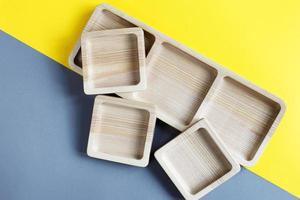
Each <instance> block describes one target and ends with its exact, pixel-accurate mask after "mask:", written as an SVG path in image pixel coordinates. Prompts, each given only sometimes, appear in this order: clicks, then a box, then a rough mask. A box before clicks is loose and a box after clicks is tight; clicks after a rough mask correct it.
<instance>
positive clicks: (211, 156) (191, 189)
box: [155, 119, 240, 199]
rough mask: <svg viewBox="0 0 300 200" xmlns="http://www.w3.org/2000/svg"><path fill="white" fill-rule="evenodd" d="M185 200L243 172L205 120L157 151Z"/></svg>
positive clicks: (198, 196) (195, 196)
mask: <svg viewBox="0 0 300 200" xmlns="http://www.w3.org/2000/svg"><path fill="white" fill-rule="evenodd" d="M155 157H156V159H157V160H158V162H159V164H160V165H161V166H162V168H163V169H164V170H165V171H166V173H167V174H168V176H169V177H170V178H171V180H172V181H173V182H174V184H175V185H176V187H177V188H178V190H179V191H180V192H181V194H182V195H183V196H184V198H185V199H199V198H201V197H203V196H204V195H206V194H207V193H209V192H210V191H211V190H213V189H215V188H216V187H218V186H219V185H221V184H222V183H224V182H225V181H227V180H228V179H230V178H231V177H232V176H234V175H235V174H236V173H238V172H239V171H240V165H239V164H237V163H236V161H234V159H233V158H232V157H231V155H230V154H229V152H228V151H227V149H226V147H225V146H224V145H223V143H222V142H221V140H220V139H219V138H218V136H217V135H216V134H215V132H214V131H213V130H212V129H211V128H210V127H209V125H208V124H207V123H206V122H205V121H204V120H203V119H202V120H200V121H199V122H197V123H196V124H194V125H193V126H192V127H190V128H189V129H187V130H186V131H185V132H183V133H182V134H180V135H179V136H177V137H176V138H175V139H173V140H172V141H171V142H169V143H167V144H166V145H165V146H163V147H162V148H160V149H159V150H158V151H156V152H155Z"/></svg>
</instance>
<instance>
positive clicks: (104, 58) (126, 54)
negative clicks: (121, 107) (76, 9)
mask: <svg viewBox="0 0 300 200" xmlns="http://www.w3.org/2000/svg"><path fill="white" fill-rule="evenodd" d="M81 46H82V62H83V68H82V71H83V83H84V91H85V93H86V94H106V93H116V92H131V91H137V90H144V89H146V69H145V47H144V34H143V31H142V29H140V28H124V29H114V30H104V31H94V32H87V33H84V34H82V38H81Z"/></svg>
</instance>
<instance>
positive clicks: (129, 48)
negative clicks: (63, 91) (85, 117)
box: [69, 4, 285, 199]
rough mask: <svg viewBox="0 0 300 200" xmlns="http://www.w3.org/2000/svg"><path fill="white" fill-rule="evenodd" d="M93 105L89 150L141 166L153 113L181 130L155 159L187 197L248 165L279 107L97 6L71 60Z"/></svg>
mask: <svg viewBox="0 0 300 200" xmlns="http://www.w3.org/2000/svg"><path fill="white" fill-rule="evenodd" d="M69 63H70V66H71V68H73V69H74V70H75V71H76V72H78V73H79V74H82V75H83V84H84V91H85V93H86V94H108V93H116V94H117V95H119V96H120V97H122V98H118V97H109V96H104V95H99V96H97V97H96V99H95V104H94V111H93V116H92V122H91V129H90V137H89V142H88V150H87V153H88V155H89V156H91V157H95V158H100V159H105V160H110V161H115V162H120V163H125V164H130V165H135V166H140V167H145V166H147V164H148V162H149V155H150V150H151V145H152V140H153V133H154V127H155V121H156V117H157V118H159V119H160V120H162V121H164V122H166V123H167V124H169V125H171V126H173V127H175V128H176V129H178V130H180V131H183V133H181V134H180V135H179V136H177V137H176V138H175V139H173V140H172V141H170V142H169V143H167V144H166V145H165V146H163V147H162V148H161V149H159V150H158V151H157V152H155V157H156V159H157V160H158V162H159V163H160V165H161V166H162V168H163V169H164V170H165V171H166V173H167V174H168V175H169V177H170V178H171V179H172V181H173V182H174V184H175V185H176V186H177V188H178V189H179V191H180V192H181V193H182V195H183V196H184V197H185V198H186V199H199V198H201V197H202V196H203V195H205V194H207V193H208V192H209V191H211V190H213V189H214V188H216V187H217V186H218V185H220V184H222V183H223V182H225V181H226V180H228V179H229V178H231V177H232V176H233V175H235V174H236V173H238V171H239V170H240V165H243V166H251V165H254V164H255V163H256V162H257V160H258V159H259V157H260V156H261V154H262V152H263V150H264V148H265V147H266V144H267V143H268V141H269V140H270V138H271V136H272V134H273V133H274V131H275V129H276V127H277V126H278V124H279V122H280V120H281V118H282V116H283V114H284V112H285V106H284V103H283V102H282V101H281V100H280V99H279V98H277V97H275V96H273V95H272V94H270V93H268V92H267V91H265V90H263V89H261V88H259V87H257V86H255V85H253V84H252V83H250V82H249V81H247V80H244V79H243V78H241V77H240V76H238V75H236V74H234V73H233V72H231V71H229V70H227V69H225V68H223V67H222V66H220V65H218V64H216V63H214V62H213V61H211V60H209V59H207V58H205V57H204V56H202V55H200V54H198V53H196V52H194V51H192V50H191V49H189V48H187V47H185V46H183V45H181V44H179V43H178V42H176V41H174V40H172V39H171V38H169V37H167V36H165V35H163V34H161V33H159V32H158V31H156V30H154V29H152V28H151V27H149V26H147V25H145V24H143V23H141V22H139V21H137V20H136V19H134V18H132V17H130V16H128V15H127V14H125V13H123V12H121V11H119V10H116V9H115V8H112V7H111V6H109V5H106V4H103V5H100V6H98V7H97V8H96V10H95V11H94V13H93V15H92V16H91V18H90V20H89V21H88V23H87V25H86V26H85V28H84V30H83V33H82V35H81V39H80V40H79V41H78V42H77V44H76V46H75V47H74V49H73V51H72V53H71V55H70V57H69Z"/></svg>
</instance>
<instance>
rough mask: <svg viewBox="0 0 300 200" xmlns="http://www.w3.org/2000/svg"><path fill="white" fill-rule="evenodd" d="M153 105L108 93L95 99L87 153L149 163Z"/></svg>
mask: <svg viewBox="0 0 300 200" xmlns="http://www.w3.org/2000/svg"><path fill="white" fill-rule="evenodd" d="M155 121H156V117H155V108H154V106H152V105H150V104H146V103H142V102H136V101H132V100H126V99H121V98H117V97H109V96H101V95H99V96H97V97H96V99H95V103H94V109H93V115H92V122H91V128H90V136H89V141H88V147H87V154H88V155H89V156H90V157H94V158H99V159H104V160H109V161H114V162H119V163H124V164H128V165H135V166H138V167H146V166H147V165H148V163H149V156H150V150H151V145H152V140H153V134H154V127H155Z"/></svg>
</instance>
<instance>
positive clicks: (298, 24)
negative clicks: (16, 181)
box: [0, 0, 300, 197]
mask: <svg viewBox="0 0 300 200" xmlns="http://www.w3.org/2000/svg"><path fill="white" fill-rule="evenodd" d="M101 2H102V1H95V0H89V1H87V0H67V1H62V0H51V1H40V0H23V1H20V0H19V1H17V0H0V13H1V14H0V28H1V29H2V30H3V31H5V32H7V33H9V34H10V35H12V36H14V37H16V38H17V39H19V40H21V41H22V42H24V43H26V44H28V45H29V46H31V47H33V48H34V49H36V50H38V51H40V52H42V53H44V54H45V55H47V56H49V57H50V58H53V59H54V60H56V61H58V62H59V63H62V64H64V65H65V66H67V57H68V54H69V52H70V51H71V49H72V47H73V45H74V43H75V41H76V40H77V38H78V36H79V35H80V32H81V30H82V28H83V26H84V24H85V23H86V21H87V19H88V17H89V15H90V14H91V13H92V11H93V9H94V8H95V6H96V5H98V4H100V3H101ZM106 3H109V4H111V5H112V6H115V7H117V8H118V9H120V10H122V11H124V12H126V13H128V14H129V15H131V16H133V17H135V18H137V19H139V20H140V21H143V22H144V23H146V24H148V25H150V26H152V27H153V28H155V29H157V30H159V31H161V32H162V33H164V34H166V35H168V36H170V37H172V38H174V39H175V40H177V41H179V42H180V43H183V44H185V45H187V46H189V47H191V48H192V49H194V50H196V51H197V52H200V53H202V54H204V55H205V56H207V57H209V58H210V59H212V60H214V61H216V62H218V63H220V64H222V65H224V66H226V67H227V68H229V69H231V70H233V71H235V72H236V73H238V74H240V75H241V76H243V77H245V78H246V79H249V80H251V81H252V82H254V83H255V84H257V85H259V86H261V87H263V88H264V89H267V90H268V91H270V92H272V93H273V94H275V95H277V96H279V97H281V98H282V99H283V100H284V101H285V102H286V104H287V112H286V115H285V117H284V118H283V121H282V123H281V124H280V126H279V128H278V129H277V131H276V133H275V135H274V137H273V138H272V140H271V142H270V144H269V145H268V148H267V149H266V151H265V153H264V154H263V156H262V158H261V159H260V160H259V162H258V164H257V165H255V167H253V168H251V169H250V170H251V171H253V172H255V173H256V174H258V175H260V176H262V177H264V178H265V179H267V180H269V181H270V182H272V183H274V184H276V185H278V186H280V187H281V188H283V189H285V190H287V191H288V192H290V193H292V194H294V195H296V196H297V197H300V167H299V166H300V156H299V154H300V128H299V125H300V89H299V88H300V1H299V0H294V1H293V0H284V1H277V0H266V1H262V0H252V1H240V0H194V1H192V0H184V1H175V0H151V1H150V0H148V1H146V0H136V1H135V0H120V1H113V0H108V1H106ZM0 45H1V44H0ZM7 67H9V66H7ZM20 67H22V66H20Z"/></svg>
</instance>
